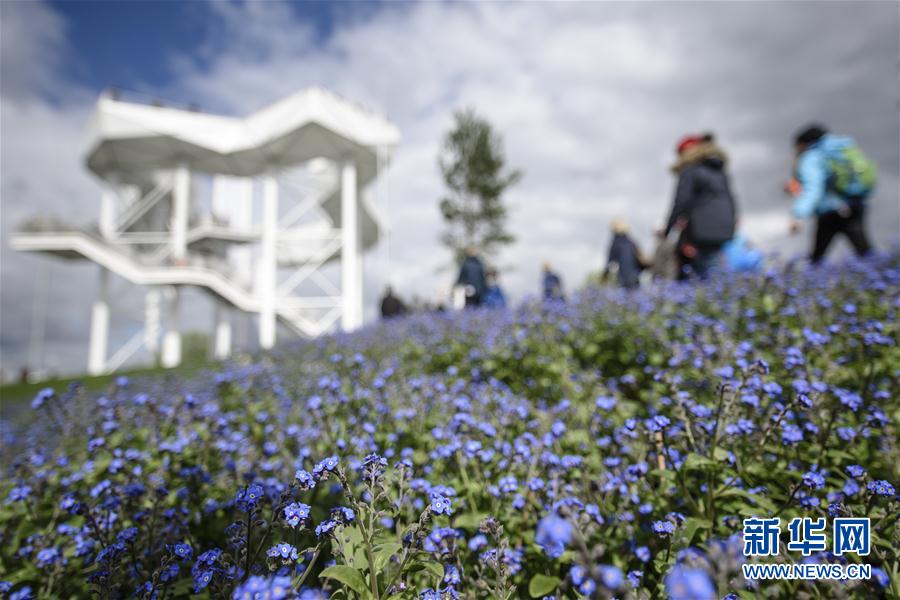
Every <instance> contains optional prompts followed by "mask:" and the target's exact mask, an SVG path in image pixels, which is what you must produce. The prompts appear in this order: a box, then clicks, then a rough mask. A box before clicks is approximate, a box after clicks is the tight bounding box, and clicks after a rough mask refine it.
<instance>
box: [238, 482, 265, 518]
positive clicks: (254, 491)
mask: <svg viewBox="0 0 900 600" xmlns="http://www.w3.org/2000/svg"><path fill="white" fill-rule="evenodd" d="M265 495H266V493H265V490H264V489H263V487H262V486H261V485H259V484H256V483H254V484H252V485H248V486H247V487H246V488H244V489H241V490H238V493H237V494H235V496H234V503H235V505H236V506H237V507H238V509H240V510H242V511H245V512H250V511H252V510H254V509H256V507H257V506H259V503H260V502H261V501H262V499H263V498H264V497H265Z"/></svg>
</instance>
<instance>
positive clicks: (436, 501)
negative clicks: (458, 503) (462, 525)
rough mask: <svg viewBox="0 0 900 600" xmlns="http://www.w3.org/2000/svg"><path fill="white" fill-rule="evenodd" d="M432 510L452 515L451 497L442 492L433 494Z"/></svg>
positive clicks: (437, 513) (436, 512)
mask: <svg viewBox="0 0 900 600" xmlns="http://www.w3.org/2000/svg"><path fill="white" fill-rule="evenodd" d="M431 511H432V512H433V513H434V514H436V515H452V514H453V509H452V507H451V505H450V499H449V498H445V497H444V496H441V495H440V494H432V495H431Z"/></svg>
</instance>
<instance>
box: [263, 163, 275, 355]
mask: <svg viewBox="0 0 900 600" xmlns="http://www.w3.org/2000/svg"><path fill="white" fill-rule="evenodd" d="M277 244H278V180H277V179H275V177H274V176H272V175H268V176H266V178H265V179H264V180H263V208H262V253H261V257H260V261H259V269H260V272H259V294H260V310H259V345H260V347H262V348H264V349H269V348H271V347H272V346H274V345H275V286H276V283H277V282H276V271H277V268H278V256H277Z"/></svg>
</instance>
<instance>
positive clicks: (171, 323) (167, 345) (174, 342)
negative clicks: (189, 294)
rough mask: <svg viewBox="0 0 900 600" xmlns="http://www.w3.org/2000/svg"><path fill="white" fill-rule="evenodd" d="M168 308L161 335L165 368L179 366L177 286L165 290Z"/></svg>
mask: <svg viewBox="0 0 900 600" xmlns="http://www.w3.org/2000/svg"><path fill="white" fill-rule="evenodd" d="M166 295H167V296H168V297H169V298H168V300H169V301H168V306H166V333H165V334H164V335H163V346H162V360H161V362H162V366H163V367H165V368H167V369H168V368H171V367H177V366H178V365H180V364H181V329H180V325H179V321H180V320H181V319H180V317H181V315H180V314H179V313H180V312H181V311H180V308H181V307H180V300H181V298H180V296H181V294H180V291H179V289H178V287H177V286H174V285H173V286H170V287H169V288H168V289H167V290H166Z"/></svg>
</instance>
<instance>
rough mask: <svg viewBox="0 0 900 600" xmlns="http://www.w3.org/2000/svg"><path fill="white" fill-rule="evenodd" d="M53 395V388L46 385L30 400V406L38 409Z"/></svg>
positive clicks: (54, 393)
mask: <svg viewBox="0 0 900 600" xmlns="http://www.w3.org/2000/svg"><path fill="white" fill-rule="evenodd" d="M55 395H56V392H54V391H53V388H49V387H46V388H44V389H42V390H41V391H39V392H38V393H37V395H36V396H35V397H34V400H32V401H31V408H33V409H34V410H38V409H39V408H40V407H42V406H43V405H44V403H45V402H47V400H50V399H51V398H53V396H55Z"/></svg>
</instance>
